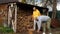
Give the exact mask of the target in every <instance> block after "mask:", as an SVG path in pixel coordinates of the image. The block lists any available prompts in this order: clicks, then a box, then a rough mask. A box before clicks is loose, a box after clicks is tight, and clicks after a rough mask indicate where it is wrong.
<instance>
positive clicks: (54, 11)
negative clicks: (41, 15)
mask: <svg viewBox="0 0 60 34" xmlns="http://www.w3.org/2000/svg"><path fill="white" fill-rule="evenodd" d="M56 6H57V0H53V13H52V18H55V17H56Z"/></svg>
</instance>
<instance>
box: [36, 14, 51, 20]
mask: <svg viewBox="0 0 60 34" xmlns="http://www.w3.org/2000/svg"><path fill="white" fill-rule="evenodd" d="M37 19H38V20H39V21H47V20H48V19H50V17H49V16H46V15H41V16H38V17H37Z"/></svg>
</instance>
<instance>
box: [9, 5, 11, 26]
mask: <svg viewBox="0 0 60 34" xmlns="http://www.w3.org/2000/svg"><path fill="white" fill-rule="evenodd" d="M10 13H11V8H10V6H9V11H8V27H9V25H10Z"/></svg>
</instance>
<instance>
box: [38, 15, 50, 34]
mask: <svg viewBox="0 0 60 34" xmlns="http://www.w3.org/2000/svg"><path fill="white" fill-rule="evenodd" d="M37 19H38V22H40V24H39V25H40V27H41V24H42V23H43V26H42V27H43V34H45V31H46V24H47V29H48V31H49V32H50V33H49V34H51V28H50V23H51V18H50V17H49V16H46V15H41V16H38V17H37Z"/></svg>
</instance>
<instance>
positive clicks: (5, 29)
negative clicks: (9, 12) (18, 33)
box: [0, 26, 13, 33]
mask: <svg viewBox="0 0 60 34" xmlns="http://www.w3.org/2000/svg"><path fill="white" fill-rule="evenodd" d="M0 32H2V33H10V32H12V33H13V29H11V28H8V27H3V26H1V27H0Z"/></svg>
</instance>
